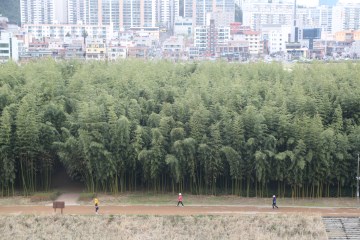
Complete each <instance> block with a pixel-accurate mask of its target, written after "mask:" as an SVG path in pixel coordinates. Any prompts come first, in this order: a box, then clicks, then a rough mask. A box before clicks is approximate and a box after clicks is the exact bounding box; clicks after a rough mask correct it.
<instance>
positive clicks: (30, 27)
mask: <svg viewBox="0 0 360 240" xmlns="http://www.w3.org/2000/svg"><path fill="white" fill-rule="evenodd" d="M23 31H24V32H25V33H29V34H32V35H33V36H34V37H35V38H37V39H42V38H44V37H46V38H61V39H64V38H65V37H73V38H81V37H83V36H84V33H86V37H88V38H93V39H96V38H100V39H111V38H112V35H113V28H112V25H102V26H97V25H75V24H24V25H23Z"/></svg>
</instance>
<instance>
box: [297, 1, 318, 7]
mask: <svg viewBox="0 0 360 240" xmlns="http://www.w3.org/2000/svg"><path fill="white" fill-rule="evenodd" d="M297 4H298V5H303V6H307V7H315V6H319V0H297Z"/></svg>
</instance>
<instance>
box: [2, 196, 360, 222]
mask: <svg viewBox="0 0 360 240" xmlns="http://www.w3.org/2000/svg"><path fill="white" fill-rule="evenodd" d="M62 199H65V198H62ZM68 199H69V198H68ZM73 199H74V197H73ZM65 201H66V199H65ZM67 203H70V202H67ZM67 203H65V209H64V214H80V215H87V214H94V207H93V206H92V205H86V206H85V205H69V204H67ZM99 213H100V214H104V215H116V214H121V215H123V214H130V215H132V214H135V215H204V214H210V215H211V214H306V215H319V216H337V217H357V218H359V217H360V209H359V208H314V207H312V208H307V207H279V209H274V210H273V209H272V208H271V206H270V207H268V208H265V207H257V206H185V207H176V206H155V205H153V206H151V205H147V206H144V205H136V206H135V205H131V206H119V205H117V206H102V205H101V204H100V210H99ZM4 214H5V215H9V214H10V215H13V214H15V215H18V214H35V215H47V214H54V211H53V209H52V206H24V205H22V206H0V215H4Z"/></svg>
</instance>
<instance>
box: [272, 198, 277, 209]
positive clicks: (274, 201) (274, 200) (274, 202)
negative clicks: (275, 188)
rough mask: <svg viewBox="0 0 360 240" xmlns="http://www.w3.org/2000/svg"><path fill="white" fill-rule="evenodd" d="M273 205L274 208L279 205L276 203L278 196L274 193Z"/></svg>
mask: <svg viewBox="0 0 360 240" xmlns="http://www.w3.org/2000/svg"><path fill="white" fill-rule="evenodd" d="M272 207H273V209H274V208H278V206H277V205H276V196H275V195H273V204H272Z"/></svg>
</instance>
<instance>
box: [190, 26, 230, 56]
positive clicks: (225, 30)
mask: <svg viewBox="0 0 360 240" xmlns="http://www.w3.org/2000/svg"><path fill="white" fill-rule="evenodd" d="M229 39H230V27H216V26H215V22H214V21H213V20H211V22H210V25H209V26H198V27H195V30H194V46H195V47H196V48H197V49H198V50H199V52H200V54H203V55H206V56H214V55H215V53H216V47H217V46H218V45H222V44H226V43H227V42H228V41H229Z"/></svg>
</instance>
